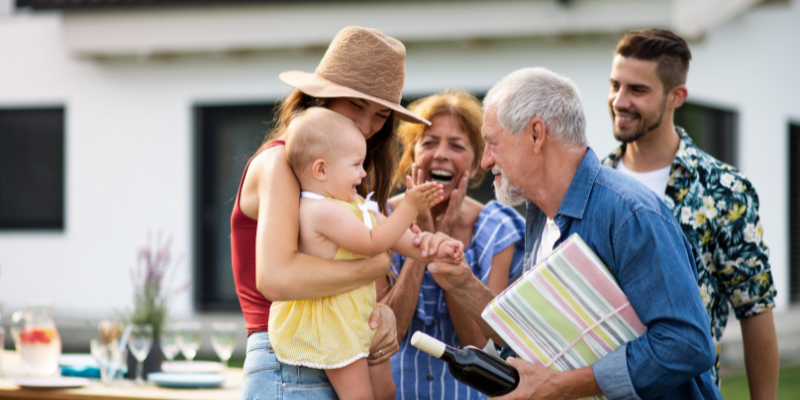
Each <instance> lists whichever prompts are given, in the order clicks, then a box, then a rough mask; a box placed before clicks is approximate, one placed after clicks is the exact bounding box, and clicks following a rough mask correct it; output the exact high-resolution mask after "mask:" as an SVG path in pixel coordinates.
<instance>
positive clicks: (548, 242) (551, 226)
mask: <svg viewBox="0 0 800 400" xmlns="http://www.w3.org/2000/svg"><path fill="white" fill-rule="evenodd" d="M559 237H561V230H559V229H558V225H556V222H555V221H553V220H552V219H550V218H548V219H547V222H546V223H545V224H544V228H543V229H542V240H541V243H539V250H538V251H537V252H536V264H538V263H540V262H542V260H544V259H545V257H547V256H549V255H550V253H552V252H553V246H555V244H556V241H557V240H558V238H559Z"/></svg>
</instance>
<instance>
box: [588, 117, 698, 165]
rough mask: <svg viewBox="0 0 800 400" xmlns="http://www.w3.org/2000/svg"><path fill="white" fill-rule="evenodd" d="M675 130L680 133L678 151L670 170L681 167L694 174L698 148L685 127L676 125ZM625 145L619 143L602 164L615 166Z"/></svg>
mask: <svg viewBox="0 0 800 400" xmlns="http://www.w3.org/2000/svg"><path fill="white" fill-rule="evenodd" d="M675 130H676V131H677V133H678V134H679V135H680V137H681V142H680V144H679V145H678V151H677V152H676V153H675V159H674V160H673V161H672V170H673V171H674V170H675V168H676V167H682V168H683V169H685V170H686V172H688V173H689V174H691V175H694V174H695V173H696V172H697V158H698V156H699V155H700V153H699V149H698V148H697V146H695V144H694V142H693V141H692V139H691V138H690V137H689V135H688V134H687V133H686V130H685V129H683V128H681V127H679V126H676V127H675ZM626 147H627V144H625V143H623V144H621V145H620V146H619V147H617V149H616V150H614V151H612V152H611V154H609V155H608V157H606V159H605V160H603V164H605V165H608V166H609V167H611V168H617V163H619V160H621V159H622V155H623V154H625V149H626Z"/></svg>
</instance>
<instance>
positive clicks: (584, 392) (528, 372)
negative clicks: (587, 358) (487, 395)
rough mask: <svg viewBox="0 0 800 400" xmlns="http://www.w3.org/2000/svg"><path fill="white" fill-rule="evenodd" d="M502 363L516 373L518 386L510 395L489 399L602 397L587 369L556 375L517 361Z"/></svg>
mask: <svg viewBox="0 0 800 400" xmlns="http://www.w3.org/2000/svg"><path fill="white" fill-rule="evenodd" d="M506 361H508V363H509V364H511V366H512V367H514V369H516V370H517V372H519V385H517V388H516V389H514V391H513V392H511V393H507V394H505V395H503V396H500V397H492V399H496V400H515V399H537V400H565V399H579V398H584V397H592V396H602V395H603V391H602V390H600V386H598V385H597V381H596V380H595V379H594V373H593V372H592V367H591V366H589V367H583V368H579V369H574V370H571V371H565V372H557V371H553V370H552V369H550V368H547V367H544V366H541V365H537V364H533V363H529V362H527V361H525V360H522V359H519V358H514V357H509V358H508V359H507V360H506Z"/></svg>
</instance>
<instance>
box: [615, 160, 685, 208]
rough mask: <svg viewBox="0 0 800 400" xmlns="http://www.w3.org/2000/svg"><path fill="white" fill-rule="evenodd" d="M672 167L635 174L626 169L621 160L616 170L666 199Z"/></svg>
mask: <svg viewBox="0 0 800 400" xmlns="http://www.w3.org/2000/svg"><path fill="white" fill-rule="evenodd" d="M670 167H672V166H671V165H667V166H666V167H664V168H661V169H657V170H655V171H650V172H635V171H631V170H629V169H627V168H625V163H623V162H622V159H620V160H619V162H618V163H617V168H616V170H617V171H619V172H622V173H623V174H625V175H628V176H630V177H633V179H636V180H637V181H639V182H642V183H644V185H645V186H647V187H648V188H650V190H652V191H654V192H655V193H656V194H657V195H658V197H661V199H662V200H663V199H664V195H665V192H666V191H667V182H668V181H669V169H670Z"/></svg>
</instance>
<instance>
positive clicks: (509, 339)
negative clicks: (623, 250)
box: [481, 234, 647, 371]
mask: <svg viewBox="0 0 800 400" xmlns="http://www.w3.org/2000/svg"><path fill="white" fill-rule="evenodd" d="M481 316H482V317H483V319H484V320H486V322H487V323H488V324H489V325H491V326H492V328H493V329H494V330H495V332H497V333H498V334H499V335H500V336H501V337H502V338H503V340H504V341H505V342H506V343H508V345H509V346H510V347H511V348H512V349H513V350H514V351H515V352H516V353H517V355H518V356H519V357H521V358H522V359H524V360H526V361H529V362H532V363H536V364H540V365H544V366H546V367H549V368H551V369H554V370H557V371H565V370H572V369H577V368H581V367H585V366H589V365H592V364H593V363H594V362H595V361H597V360H599V359H601V358H603V357H604V356H605V355H606V354H609V353H611V352H612V351H614V349H616V348H617V347H619V346H620V345H621V344H623V343H626V342H629V341H632V340H634V339H636V338H638V337H639V336H641V335H642V334H644V332H645V330H646V329H647V328H646V327H645V326H644V325H642V323H641V321H639V318H638V317H637V316H636V313H635V312H634V311H633V308H632V307H630V303H629V302H628V298H627V297H626V296H625V294H624V293H622V290H621V289H620V287H619V284H618V283H617V281H616V279H614V276H613V275H611V273H610V272H609V271H608V268H606V266H605V265H603V263H602V261H600V259H599V258H598V257H597V256H596V255H595V254H594V252H593V251H592V250H591V249H590V248H589V246H587V245H586V243H585V242H584V241H583V240H582V239H581V238H580V237H579V236H578V235H576V234H573V235H572V236H570V237H569V238H567V240H565V241H564V242H563V243H562V244H561V245H560V246H558V247H557V248H556V249H554V250H553V252H552V253H551V254H550V256H549V257H547V258H546V259H545V260H544V261H543V262H541V263H539V264H538V265H536V266H535V267H534V268H533V269H531V270H530V271H527V272H526V273H525V274H524V275H523V276H522V277H521V278H520V279H519V280H517V281H516V282H514V283H513V284H512V285H511V286H509V287H508V288H507V289H506V290H504V291H503V293H501V294H500V295H499V296H497V298H495V299H494V300H492V302H491V303H489V305H488V306H486V309H485V310H484V311H483V313H482V314H481Z"/></svg>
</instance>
